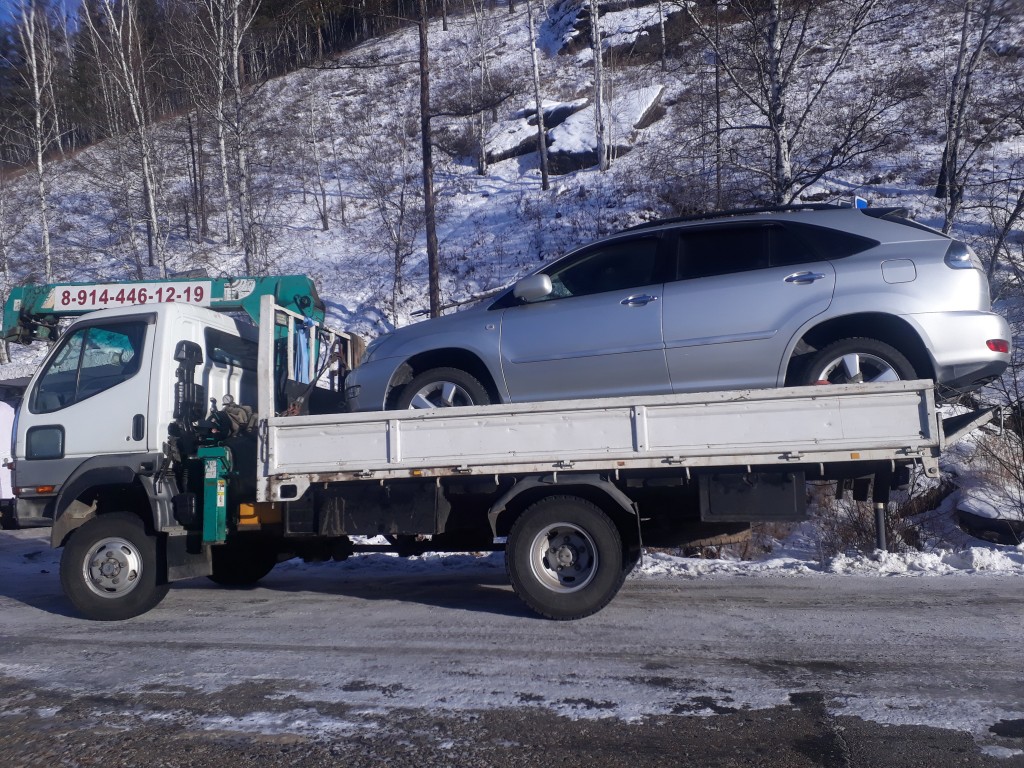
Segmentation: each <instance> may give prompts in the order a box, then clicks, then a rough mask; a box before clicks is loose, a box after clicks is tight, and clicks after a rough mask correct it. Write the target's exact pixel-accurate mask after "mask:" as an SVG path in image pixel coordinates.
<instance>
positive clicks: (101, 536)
mask: <svg viewBox="0 0 1024 768" xmlns="http://www.w3.org/2000/svg"><path fill="white" fill-rule="evenodd" d="M157 545H158V542H157V539H156V537H155V536H152V535H150V534H148V533H146V528H145V526H144V525H143V523H142V520H140V519H139V518H138V517H136V516H135V515H132V514H129V513H127V512H112V513H109V514H105V515H100V516H99V517H94V518H92V519H91V520H88V521H86V522H85V523H84V524H83V525H82V527H81V528H78V529H76V530H75V531H73V532H72V534H71V538H70V539H69V540H68V542H67V544H66V545H65V546H64V552H63V554H62V555H61V558H60V583H61V586H62V587H63V588H64V594H66V595H67V596H68V598H69V599H70V600H71V603H72V604H73V605H74V606H75V608H77V609H78V611H79V613H81V614H82V615H83V616H85V617H86V618H87V619H94V620H96V621H119V620H121V619H130V618H131V617H132V616H138V615H139V614H142V613H145V612H146V611H148V610H149V609H150V608H153V607H154V606H156V605H157V603H159V602H160V601H161V600H163V599H164V596H165V595H166V594H167V590H168V589H169V588H170V585H169V584H168V583H167V580H166V576H165V574H164V573H163V572H162V569H161V567H160V564H159V561H158V558H157Z"/></svg>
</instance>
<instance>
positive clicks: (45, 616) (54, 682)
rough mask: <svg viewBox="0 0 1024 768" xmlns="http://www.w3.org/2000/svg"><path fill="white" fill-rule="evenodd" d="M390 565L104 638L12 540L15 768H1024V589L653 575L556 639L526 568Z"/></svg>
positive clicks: (306, 570) (43, 563)
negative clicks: (524, 575)
mask: <svg viewBox="0 0 1024 768" xmlns="http://www.w3.org/2000/svg"><path fill="white" fill-rule="evenodd" d="M380 563H381V561H380V560H377V561H375V564H373V563H371V566H370V567H367V568H363V569H361V568H359V567H358V565H357V564H352V563H346V564H330V565H323V566H295V565H291V564H285V565H284V566H280V567H279V568H278V569H276V570H275V571H274V572H273V573H272V574H271V575H270V576H269V577H268V578H267V579H266V580H265V582H264V584H263V585H262V586H261V587H258V588H256V589H251V590H224V589H220V588H217V587H215V586H213V585H212V584H209V583H208V582H206V581H205V580H197V581H193V582H187V583H184V584H179V585H177V586H175V588H174V589H172V590H171V592H170V594H169V596H168V597H167V599H166V600H165V601H164V602H163V603H162V604H161V605H160V606H158V607H157V608H156V609H155V610H154V611H152V612H150V613H149V614H147V615H145V616H141V617H138V618H136V619H133V620H130V621H127V622H121V623H112V624H111V623H94V622H88V621H84V620H81V619H79V618H77V617H75V616H74V615H73V614H72V611H71V607H70V605H69V604H68V602H67V601H66V600H65V598H64V597H63V595H62V594H61V592H60V586H59V583H58V579H57V569H56V555H55V554H54V553H52V552H50V551H49V550H47V549H46V548H45V547H44V546H42V541H41V539H38V538H37V539H32V538H30V537H27V536H26V535H25V533H24V532H19V533H18V534H8V533H4V534H0V765H3V766H22V765H25V766H28V765H32V766H36V765H38V766H58V765H59V766H93V765H102V766H106V767H107V768H115V767H116V766H139V765H147V766H224V765H240V764H244V765H247V766H277V765H299V766H319V765H325V766H326V765H346V766H364V765H365V766H371V765H373V766H376V765H395V766H413V765H415V766H496V767H500V766H576V765H592V766H629V767H630V768H637V767H638V766H690V765H692V766H754V765H763V766H929V767H931V766H946V765H949V766H953V765H956V766H961V765H962V766H983V765H984V766H1024V659H1022V640H1024V627H1022V618H1024V591H1022V589H1021V587H1022V579H1021V578H1020V577H983V576H943V577H920V578H884V577H851V576H824V575H815V576H798V577H792V576H791V577H759V578H754V577H730V578H714V579H706V580H696V579H654V578H644V577H641V578H637V579H631V580H629V581H628V582H627V583H626V585H625V587H624V588H623V590H622V592H621V593H620V595H619V596H618V597H617V598H616V599H615V600H614V601H613V602H612V604H611V605H610V606H609V607H608V608H606V609H605V610H604V611H602V612H601V613H599V614H598V615H596V616H593V617H590V618H588V619H585V620H583V621H578V622H572V623H556V622H549V621H545V620H542V619H538V618H535V617H534V616H533V615H532V614H530V613H528V612H527V610H526V609H524V608H523V607H522V605H521V604H520V602H519V601H518V599H517V598H516V597H515V595H514V594H512V592H511V590H510V588H509V587H508V586H507V584H506V582H505V578H504V572H503V569H502V568H501V561H500V556H492V557H490V558H487V559H484V560H481V561H480V562H479V563H478V564H472V563H470V564H467V562H466V561H465V560H462V561H458V562H457V563H455V564H454V565H451V564H450V565H447V566H446V565H444V564H443V562H442V561H436V562H435V563H434V564H432V565H429V566H426V567H425V566H423V564H422V563H421V564H419V565H416V566H413V565H412V564H410V565H405V564H403V563H402V562H397V561H396V562H388V563H386V564H384V565H381V564H380Z"/></svg>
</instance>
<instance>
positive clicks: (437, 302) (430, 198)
mask: <svg viewBox="0 0 1024 768" xmlns="http://www.w3.org/2000/svg"><path fill="white" fill-rule="evenodd" d="M419 6H420V27H419V33H420V140H421V142H422V144H423V218H424V225H425V227H426V233H427V283H428V292H429V294H430V316H431V317H440V315H441V265H440V255H439V253H438V244H437V212H436V209H435V206H434V153H433V146H432V142H431V137H430V47H429V45H428V41H427V24H428V22H429V21H430V19H429V17H428V16H427V0H419Z"/></svg>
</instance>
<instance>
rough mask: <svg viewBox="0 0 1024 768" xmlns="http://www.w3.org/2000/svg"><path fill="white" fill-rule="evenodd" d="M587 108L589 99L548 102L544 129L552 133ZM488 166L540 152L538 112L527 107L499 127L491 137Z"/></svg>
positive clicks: (488, 135) (496, 127)
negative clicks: (538, 148)
mask: <svg viewBox="0 0 1024 768" xmlns="http://www.w3.org/2000/svg"><path fill="white" fill-rule="evenodd" d="M586 105H587V100H586V99H576V100H575V101H545V102H543V104H542V108H543V110H544V128H545V129H546V130H547V131H548V136H549V139H548V142H549V143H550V135H551V133H550V131H551V129H552V128H555V127H557V126H559V125H561V124H562V123H563V122H565V120H566V119H568V118H569V117H570V116H571V115H572V114H574V113H575V112H578V111H579V110H581V109H583V108H584V107H585V106H586ZM486 146H487V162H489V163H500V162H501V161H502V160H508V159H509V158H512V157H518V156H520V155H527V154H529V153H530V152H536V151H537V110H536V109H535V108H534V107H525V108H523V109H520V110H519V111H518V112H516V113H514V114H513V115H512V116H511V117H510V118H509V119H508V120H502V121H501V122H500V123H495V124H494V125H493V126H492V127H491V130H490V131H489V132H488V133H487V139H486Z"/></svg>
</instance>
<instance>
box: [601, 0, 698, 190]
mask: <svg viewBox="0 0 1024 768" xmlns="http://www.w3.org/2000/svg"><path fill="white" fill-rule="evenodd" d="M687 7H689V6H687ZM599 14H600V7H599V5H598V0H590V37H591V40H592V42H593V46H594V138H595V141H596V143H597V167H598V168H599V169H600V170H602V171H607V170H608V149H607V147H606V146H605V145H606V142H607V135H606V134H607V126H606V124H605V112H606V110H605V108H604V61H603V59H604V52H603V50H602V47H601V22H600V18H599Z"/></svg>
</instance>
